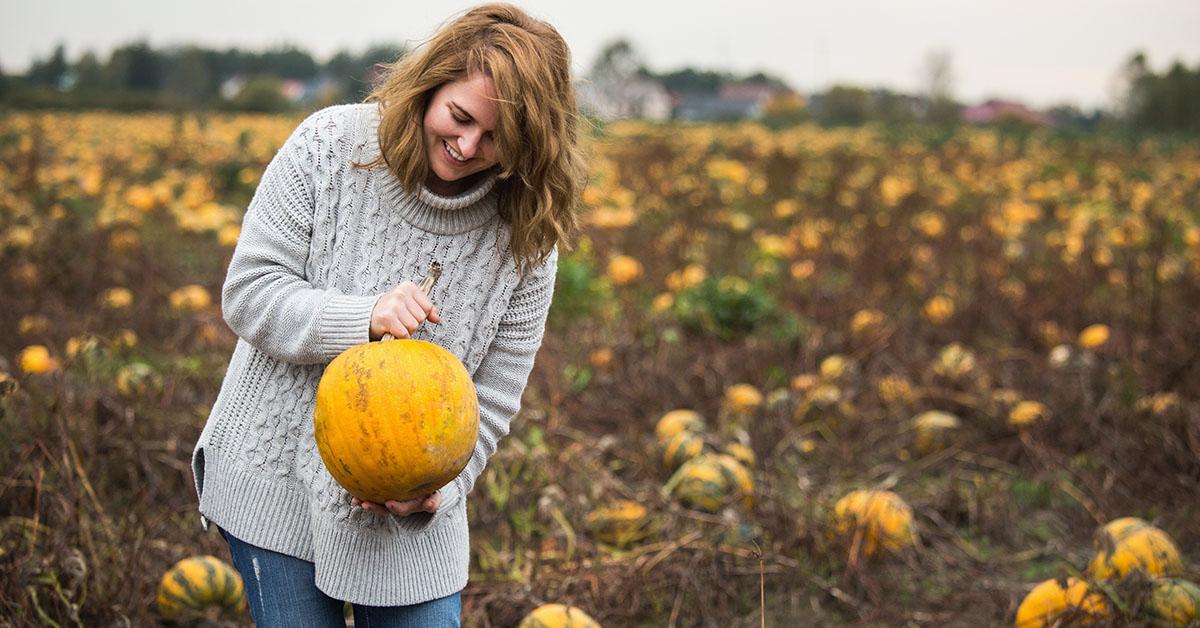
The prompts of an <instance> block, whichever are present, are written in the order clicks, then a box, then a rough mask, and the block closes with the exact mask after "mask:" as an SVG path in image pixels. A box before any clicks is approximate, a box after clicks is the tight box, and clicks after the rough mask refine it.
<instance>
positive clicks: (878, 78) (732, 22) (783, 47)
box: [0, 0, 1200, 108]
mask: <svg viewBox="0 0 1200 628" xmlns="http://www.w3.org/2000/svg"><path fill="white" fill-rule="evenodd" d="M473 4H476V3H475V2H462V1H458V0H447V1H442V2H438V1H430V0H426V1H424V2H408V1H404V0H391V1H386V2H385V1H379V0H357V1H351V2H347V3H338V2H334V1H332V0H326V1H325V2H312V1H308V0H304V1H287V0H242V1H239V2H233V1H230V0H206V1H205V2H194V1H187V2H182V1H180V2H173V1H170V0H166V1H164V0H112V1H99V2H97V1H95V0H91V1H88V2H84V1H80V0H74V1H69V0H37V1H35V0H0V6H2V7H3V14H2V16H0V17H2V19H0V68H3V69H4V71H5V72H8V73H12V72H14V71H24V70H26V69H27V68H28V66H29V64H30V62H31V61H32V60H33V59H34V58H35V57H41V58H46V57H48V56H49V55H50V54H51V52H52V51H53V49H54V46H55V45H56V44H57V43H58V42H62V43H63V44H65V46H66V50H67V56H68V59H70V60H71V61H75V60H76V59H77V58H78V56H79V55H80V54H81V53H82V52H84V51H85V50H89V49H90V50H93V51H95V52H96V53H97V54H98V55H100V57H101V59H102V60H105V59H107V58H108V54H109V52H110V51H111V50H112V49H113V48H114V47H115V46H117V45H121V44H125V43H129V42H131V41H133V40H135V39H145V40H147V41H149V42H150V44H151V45H152V46H154V47H155V48H158V47H161V46H165V45H170V44H181V43H196V44H200V45H204V46H207V47H214V48H225V47H229V46H235V45H236V46H238V47H241V48H243V49H262V48H265V47H267V46H270V45H274V44H281V43H292V44H295V45H297V46H299V47H301V48H304V49H306V50H308V51H309V52H310V53H312V54H313V55H315V56H316V58H317V60H318V61H325V60H326V59H328V58H329V56H331V55H332V54H333V53H334V52H335V51H337V50H339V49H348V50H351V51H354V52H356V53H357V52H361V51H362V50H364V49H365V48H366V47H367V45H369V44H371V43H376V42H396V43H400V42H406V41H407V42H414V41H417V40H420V39H423V38H425V37H427V36H429V35H430V34H431V33H432V32H433V31H434V30H435V29H436V28H437V26H438V25H439V24H441V23H442V22H443V21H444V20H446V19H447V18H448V17H450V16H451V15H453V14H456V13H458V12H460V11H461V10H463V9H465V8H467V7H469V6H472V5H473ZM518 4H519V5H520V6H522V7H523V8H525V9H526V10H527V11H529V12H530V13H532V14H534V15H535V16H537V17H540V18H542V19H545V20H547V21H549V22H550V23H552V24H554V25H555V27H556V28H558V30H559V32H561V33H562V34H563V37H565V38H566V40H567V43H568V44H569V45H570V46H571V49H572V53H573V55H574V60H575V69H576V73H577V74H578V75H582V74H584V73H585V72H586V70H587V68H588V67H590V65H591V63H592V61H593V60H594V59H595V57H596V54H597V53H598V52H599V51H600V49H601V48H602V47H603V46H604V45H605V44H606V43H608V42H610V41H612V40H613V39H615V38H618V37H626V38H628V39H629V40H630V41H632V42H633V44H634V45H635V47H636V48H637V50H638V51H639V52H640V53H641V55H642V57H643V58H644V60H645V61H646V62H647V65H649V66H650V67H651V68H652V69H654V70H656V71H664V70H672V69H677V68H680V67H683V66H688V65H690V66H692V67H696V68H702V69H720V70H730V71H734V72H738V73H746V72H751V71H756V70H763V71H766V72H769V73H772V74H775V75H778V76H780V77H781V78H783V79H784V80H785V81H787V82H788V83H789V84H791V85H792V86H793V87H795V88H797V89H799V90H801V91H802V92H808V91H812V90H816V89H822V88H824V87H827V86H828V85H830V84H832V83H836V82H843V83H852V84H857V85H863V86H887V87H892V88H895V89H899V90H903V91H909V92H916V91H919V89H920V86H921V85H922V79H921V76H922V73H921V68H922V66H923V62H924V60H925V58H926V55H927V54H928V53H929V52H930V51H932V50H946V51H948V52H949V53H950V54H951V58H952V67H953V70H954V74H955V82H954V94H955V95H956V96H957V97H958V98H960V99H963V100H965V101H967V102H968V103H970V102H976V101H978V100H981V99H983V98H987V97H992V96H998V97H1007V98H1016V99H1020V100H1024V101H1025V102H1028V103H1030V104H1033V105H1037V106H1049V105H1053V104H1058V103H1062V102H1072V103H1075V104H1077V105H1080V106H1082V107H1084V108H1091V107H1098V106H1108V105H1109V104H1110V103H1111V99H1112V97H1113V95H1114V93H1115V92H1114V91H1113V90H1114V77H1115V75H1116V73H1117V71H1118V69H1119V68H1120V67H1121V66H1122V65H1123V64H1124V63H1125V61H1126V60H1127V59H1128V58H1129V56H1130V55H1131V54H1132V53H1133V52H1134V51H1135V50H1143V51H1145V52H1146V53H1147V55H1148V57H1149V61H1150V66H1151V67H1152V68H1154V69H1156V70H1158V71H1162V70H1164V69H1165V68H1166V67H1167V66H1168V65H1169V63H1170V62H1172V61H1174V60H1176V59H1178V60H1181V61H1183V62H1184V63H1185V64H1186V65H1187V66H1188V67H1195V66H1196V65H1197V64H1200V0H1038V1H1036V2H1035V1H1031V0H974V1H972V0H966V1H964V0H908V1H906V2H904V1H900V0H840V1H836V2H834V1H824V2H811V1H810V2H803V1H801V2H784V1H782V0H777V1H774V2H772V1H769V0H736V1H734V2H729V1H727V0H726V1H715V0H689V1H687V2H677V1H673V2H657V1H654V0H608V1H592V2H581V1H578V0H576V1H566V0H525V1H524V2H518ZM348 9H349V11H352V12H349V11H348Z"/></svg>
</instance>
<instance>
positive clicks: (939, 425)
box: [912, 410, 961, 454]
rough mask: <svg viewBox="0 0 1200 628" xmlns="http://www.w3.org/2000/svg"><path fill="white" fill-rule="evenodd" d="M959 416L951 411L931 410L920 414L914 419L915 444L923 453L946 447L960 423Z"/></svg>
mask: <svg viewBox="0 0 1200 628" xmlns="http://www.w3.org/2000/svg"><path fill="white" fill-rule="evenodd" d="M960 423H961V422H960V421H959V420H958V417H956V416H954V415H953V414H950V413H949V412H941V411H938V410H930V411H928V412H922V413H921V414H918V415H917V416H916V417H914V418H913V420H912V426H913V430H915V431H916V439H915V440H914V442H913V445H914V446H915V447H916V448H917V451H918V452H920V453H922V454H930V453H933V452H935V451H939V450H941V449H944V448H945V447H946V445H947V444H948V443H949V442H950V438H951V434H953V432H954V431H955V430H957V429H958V426H959V425H960Z"/></svg>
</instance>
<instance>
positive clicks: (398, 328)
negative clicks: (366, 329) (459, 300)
mask: <svg viewBox="0 0 1200 628" xmlns="http://www.w3.org/2000/svg"><path fill="white" fill-rule="evenodd" d="M426 320H429V321H430V322H433V323H440V322H441V320H442V319H441V318H440V317H439V316H438V313H437V306H435V305H434V304H433V302H432V301H430V300H429V296H428V295H426V294H425V293H424V292H422V291H421V288H420V286H418V285H417V284H415V283H413V282H411V281H405V282H403V283H401V284H400V285H398V286H396V287H395V288H393V289H392V290H391V291H390V292H388V293H386V294H384V295H383V296H381V297H379V300H378V301H376V302H375V309H373V310H371V340H379V339H380V338H382V337H383V335H384V334H391V335H392V336H395V337H396V338H408V337H410V336H411V335H412V334H413V332H415V331H417V328H418V327H420V326H421V323H423V322H425V321H426Z"/></svg>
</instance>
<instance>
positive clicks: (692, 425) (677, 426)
mask: <svg viewBox="0 0 1200 628" xmlns="http://www.w3.org/2000/svg"><path fill="white" fill-rule="evenodd" d="M703 431H704V417H703V416H701V415H700V413H699V412H696V411H695V410H684V409H679V410H671V411H670V412H668V413H666V414H664V415H662V417H660V418H659V419H658V423H657V424H655V426H654V435H655V437H657V438H658V444H660V445H666V444H667V442H668V441H669V440H671V437H673V436H675V435H676V434H678V433H680V432H703Z"/></svg>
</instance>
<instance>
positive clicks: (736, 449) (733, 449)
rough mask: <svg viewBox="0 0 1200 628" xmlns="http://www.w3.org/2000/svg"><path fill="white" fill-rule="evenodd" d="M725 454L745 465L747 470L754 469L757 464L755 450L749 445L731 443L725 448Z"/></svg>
mask: <svg viewBox="0 0 1200 628" xmlns="http://www.w3.org/2000/svg"><path fill="white" fill-rule="evenodd" d="M725 453H727V454H729V455H730V456H733V457H734V459H735V460H737V461H738V462H740V463H742V464H743V465H745V466H746V468H747V469H752V468H754V463H755V462H756V458H755V456H754V450H753V449H751V448H750V447H749V446H748V445H743V444H741V443H729V444H728V445H726V446H725Z"/></svg>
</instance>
